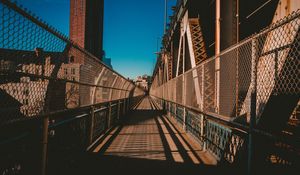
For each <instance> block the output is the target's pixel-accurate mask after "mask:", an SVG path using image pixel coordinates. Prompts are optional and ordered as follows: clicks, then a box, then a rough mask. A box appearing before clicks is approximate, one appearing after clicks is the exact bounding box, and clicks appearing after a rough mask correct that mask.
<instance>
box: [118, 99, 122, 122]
mask: <svg viewBox="0 0 300 175" xmlns="http://www.w3.org/2000/svg"><path fill="white" fill-rule="evenodd" d="M120 114H121V100H118V107H117V120H118V121H119V119H120Z"/></svg>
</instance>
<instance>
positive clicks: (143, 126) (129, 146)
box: [74, 97, 216, 175]
mask: <svg viewBox="0 0 300 175" xmlns="http://www.w3.org/2000/svg"><path fill="white" fill-rule="evenodd" d="M174 123H175V122H174V121H171V120H170V119H169V118H167V117H165V116H164V115H163V112H162V111H161V110H160V108H159V107H158V106H157V105H156V103H155V102H154V101H153V100H152V99H151V98H150V97H145V98H144V99H143V100H141V101H140V102H139V103H138V104H137V105H136V106H135V107H134V110H133V111H132V112H131V113H130V114H128V116H126V119H125V120H124V123H122V124H120V125H119V126H117V127H115V128H113V129H112V130H111V131H110V132H109V133H107V134H106V135H105V136H103V138H101V139H100V140H101V141H100V143H99V144H97V145H96V146H94V147H93V149H92V150H91V153H89V154H88V155H86V156H85V157H84V158H83V159H81V163H80V164H78V167H76V168H75V169H74V171H75V173H76V174H77V173H78V174H103V173H104V172H105V173H104V174H141V175H143V174H153V175H156V174H172V175H173V174H182V175H186V174H199V173H200V174H201V173H202V174H203V172H207V173H214V172H215V171H216V166H215V164H216V161H215V160H214V159H213V158H212V157H211V156H210V155H209V154H208V153H207V152H204V151H202V149H201V147H200V146H199V144H198V143H196V142H194V141H192V139H190V138H189V137H188V136H187V135H186V134H185V133H184V132H183V131H182V130H181V128H179V127H177V126H176V125H175V124H174Z"/></svg>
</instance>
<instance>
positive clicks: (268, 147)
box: [150, 10, 300, 173]
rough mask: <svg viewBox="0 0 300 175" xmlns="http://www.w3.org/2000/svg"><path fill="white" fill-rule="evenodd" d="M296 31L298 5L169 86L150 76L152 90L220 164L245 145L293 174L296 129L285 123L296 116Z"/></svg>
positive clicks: (299, 82) (299, 86) (242, 153)
mask: <svg viewBox="0 0 300 175" xmlns="http://www.w3.org/2000/svg"><path fill="white" fill-rule="evenodd" d="M299 36H300V11H299V10H298V11H296V12H293V13H292V14H290V15H289V16H287V17H285V18H284V19H282V20H280V21H277V22H276V23H274V24H272V25H271V26H269V27H268V28H266V29H264V30H262V31H261V32H259V33H258V34H255V35H253V36H251V37H249V38H247V39H245V40H243V41H241V42H240V43H238V44H236V45H233V46H231V47H230V48H228V49H226V50H224V51H222V52H221V53H220V55H218V57H216V56H214V57H212V58H209V59H207V60H205V61H203V62H202V63H201V64H199V65H197V66H196V67H195V68H192V69H190V70H188V71H186V72H185V73H183V74H182V75H180V76H178V77H175V78H173V79H171V80H169V81H167V82H166V83H161V82H159V81H157V80H158V79H160V78H161V77H158V76H159V75H158V74H156V75H154V79H153V83H152V86H151V88H150V95H152V97H154V98H155V100H156V101H158V102H159V103H162V104H165V105H163V106H165V110H166V111H168V112H169V115H168V116H171V117H174V118H176V119H177V121H184V122H185V123H182V122H179V123H180V125H183V126H185V127H183V128H184V129H185V130H186V132H188V133H190V135H192V136H193V137H194V138H196V140H198V141H199V143H200V144H201V145H202V147H203V149H205V150H207V151H209V152H210V153H211V154H212V155H214V156H215V157H216V158H217V159H218V160H219V161H221V162H226V163H230V164H232V163H238V162H242V160H244V161H245V160H246V161H247V159H248V158H247V154H248V153H247V151H248V150H249V149H252V148H249V145H250V146H253V147H254V148H253V149H254V150H255V152H254V157H255V158H256V159H254V160H260V161H257V162H254V163H253V162H252V163H253V164H255V165H257V166H258V167H260V168H262V169H264V170H270V169H268V168H270V167H272V170H274V173H275V172H276V166H277V168H278V167H282V166H285V167H287V168H286V170H288V172H292V170H294V169H293V168H295V167H296V168H297V167H298V166H299V157H300V155H299V134H297V131H294V132H292V131H287V127H288V122H289V123H291V120H292V121H293V122H294V123H293V124H295V123H296V122H295V121H296V120H297V121H299V115H298V114H299V103H300V101H299V97H300V77H299V75H300V74H299V70H300V69H299V67H300V59H299V51H300V44H299V43H300V42H299V41H300V37H299ZM218 64H219V66H218ZM216 67H219V68H220V69H219V70H218V69H216ZM179 91H181V92H179ZM253 106H254V109H253V108H252V109H253V110H251V107H253ZM182 107H184V110H182V109H181V108H182ZM179 108H180V109H179ZM181 111H185V112H181ZM178 112H179V113H178ZM251 114H253V115H254V129H253V130H252V129H251V131H250V130H249V124H250V118H251ZM178 115H181V116H178ZM250 133H251V134H252V135H254V136H253V137H254V138H255V141H256V142H255V143H254V145H253V144H252V143H251V142H249V138H250V137H249V134H250ZM286 133H288V134H286ZM250 154H251V153H250ZM258 157H259V158H258ZM272 165H275V166H272ZM237 167H239V168H242V167H243V168H244V169H247V163H245V162H244V163H242V164H239V166H237ZM292 167H293V168H292ZM281 170H282V169H281ZM244 172H245V171H244ZM270 172H271V171H270ZM272 172H273V171H272Z"/></svg>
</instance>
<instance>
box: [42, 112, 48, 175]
mask: <svg viewBox="0 0 300 175" xmlns="http://www.w3.org/2000/svg"><path fill="white" fill-rule="evenodd" d="M48 128H49V116H48V115H46V116H44V117H43V138H42V162H41V163H42V165H41V174H42V175H46V174H47V152H48Z"/></svg>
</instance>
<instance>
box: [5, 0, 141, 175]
mask: <svg viewBox="0 0 300 175" xmlns="http://www.w3.org/2000/svg"><path fill="white" fill-rule="evenodd" d="M143 95H144V91H143V90H142V89H140V88H138V87H136V86H135V85H134V84H133V83H132V82H131V81H129V80H128V79H127V78H124V77H123V76H122V75H120V74H119V73H117V72H116V71H114V70H112V69H111V68H109V67H107V66H106V65H105V64H103V63H102V62H101V61H100V60H99V58H96V57H95V56H93V55H92V54H90V53H88V52H87V51H86V50H84V49H83V48H81V47H79V46H78V45H77V44H75V43H74V42H72V41H71V40H69V39H68V38H67V37H66V36H64V35H63V34H61V33H59V32H58V31H57V30H55V29H54V28H52V27H51V26H49V25H47V24H46V23H45V22H42V21H41V19H39V18H38V17H36V16H35V15H34V14H32V13H31V12H28V11H27V10H25V9H23V8H22V7H20V6H18V5H17V4H15V3H12V2H11V1H9V0H1V1H0V113H1V114H0V174H3V175H4V174H5V175H6V174H18V173H19V174H46V172H47V169H48V170H53V171H55V170H59V169H61V168H63V167H60V166H68V164H69V163H70V160H72V159H73V158H75V155H77V154H76V152H78V151H85V150H86V148H87V147H88V146H89V145H90V144H91V143H93V142H94V141H95V140H96V139H97V138H98V137H99V136H100V135H101V134H103V133H104V132H106V131H107V130H109V129H110V128H111V127H112V126H114V125H116V124H117V123H119V122H120V121H121V120H122V116H124V114H125V113H126V112H127V111H128V109H130V106H132V105H134V103H136V102H137V101H138V100H139V99H140V98H141V97H142V96H143ZM48 173H50V174H56V172H50V171H48Z"/></svg>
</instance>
